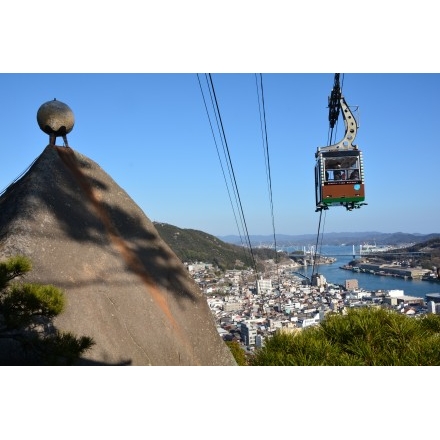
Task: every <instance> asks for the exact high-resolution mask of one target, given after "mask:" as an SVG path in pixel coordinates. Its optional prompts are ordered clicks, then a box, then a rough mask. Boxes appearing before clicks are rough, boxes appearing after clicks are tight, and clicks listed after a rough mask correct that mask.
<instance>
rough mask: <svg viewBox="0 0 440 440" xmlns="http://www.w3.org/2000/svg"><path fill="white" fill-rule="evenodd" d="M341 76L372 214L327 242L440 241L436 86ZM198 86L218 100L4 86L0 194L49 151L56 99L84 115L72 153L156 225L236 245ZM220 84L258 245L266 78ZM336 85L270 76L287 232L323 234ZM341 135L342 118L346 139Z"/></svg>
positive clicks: (115, 89)
mask: <svg viewBox="0 0 440 440" xmlns="http://www.w3.org/2000/svg"><path fill="white" fill-rule="evenodd" d="M341 75H343V77H341V78H343V94H344V96H345V98H346V100H347V102H348V104H349V105H350V106H351V107H355V106H358V111H357V112H355V113H354V114H355V116H356V117H357V118H358V121H359V125H360V127H359V130H358V134H357V137H356V140H355V143H356V144H357V145H358V147H359V148H360V149H361V150H362V151H363V153H364V164H365V176H366V202H367V203H368V205H367V206H364V207H362V208H361V209H359V210H355V211H352V212H347V211H346V210H345V209H344V208H339V207H336V208H331V209H330V210H329V211H328V212H327V213H326V215H325V224H324V232H345V231H379V232H409V233H423V234H426V233H432V232H440V231H439V226H438V225H439V223H440V222H439V220H440V210H439V209H438V207H437V206H436V199H437V186H436V181H437V180H436V179H437V173H438V164H437V161H436V157H437V156H438V150H439V140H438V132H437V126H438V121H439V120H440V106H439V105H438V103H439V102H440V75H439V74H435V73H425V74H419V73H415V74H414V73H413V74H409V73H395V74H391V73H381V74H377V73H342V74H341ZM198 79H200V80H201V83H202V87H203V89H204V93H205V99H209V98H208V95H207V94H208V90H207V89H206V76H205V74H204V73H200V74H199V76H197V73H195V72H194V73H177V72H175V73H164V74H163V73H143V74H141V73H125V74H123V73H121V74H111V73H84V74H82V73H73V74H67V73H52V74H50V73H36V74H32V73H21V74H17V73H5V74H1V75H0V95H1V97H2V106H1V108H0V120H1V121H2V122H3V123H2V125H3V127H7V129H5V128H4V129H3V130H1V131H0V145H1V148H2V161H1V163H0V188H1V189H4V188H5V187H6V186H7V185H8V184H10V183H11V182H12V181H13V180H14V179H15V178H16V177H17V176H18V175H20V174H21V173H22V172H23V171H24V170H25V169H26V168H27V167H28V166H29V164H30V163H31V162H32V161H33V160H34V159H35V158H36V157H37V156H38V155H39V154H40V153H41V152H42V151H43V149H44V148H45V147H46V145H47V144H48V136H47V135H46V134H45V133H43V132H42V131H41V130H40V128H39V127H38V124H37V121H36V114H37V111H38V108H39V106H40V105H41V104H43V103H44V102H47V101H50V100H52V99H53V98H56V99H57V100H59V101H62V102H64V103H66V104H67V105H69V106H70V107H71V109H72V110H73V112H74V115H75V126H74V128H73V130H72V132H71V133H70V134H69V135H68V141H69V145H70V146H71V147H72V148H73V149H75V150H77V151H79V152H80V153H82V154H84V155H86V156H88V157H89V158H90V159H92V160H94V161H95V162H97V163H98V164H99V165H100V166H101V167H102V168H103V169H104V170H105V171H106V172H107V173H108V174H109V175H110V176H111V177H112V178H113V179H114V180H115V181H116V182H117V183H118V184H119V185H120V186H121V187H122V188H123V189H124V190H126V191H127V192H128V194H129V195H130V196H131V197H132V198H133V200H134V201H135V202H136V203H137V204H138V205H139V206H140V207H141V209H142V210H143V211H144V212H145V214H146V215H147V217H148V218H150V220H152V221H160V222H165V223H170V224H172V225H175V226H178V227H181V228H192V229H198V230H202V231H204V232H207V233H210V234H213V235H228V234H238V230H237V224H236V221H235V217H234V212H233V210H232V207H231V201H230V199H229V194H228V190H227V187H226V183H225V179H224V176H223V174H222V168H221V165H220V161H219V157H218V152H217V149H216V143H215V141H214V137H213V134H212V132H211V128H210V125H209V120H208V116H207V113H206V110H205V105H204V101H203V97H202V93H201V90H200V86H199V81H198ZM212 80H213V84H214V88H215V93H216V96H217V100H218V103H219V109H220V114H221V117H222V121H223V127H224V130H225V135H226V141H227V144H228V149H229V153H230V157H231V161H232V166H233V169H234V175H235V178H236V182H237V187H238V192H239V196H240V200H241V204H242V208H243V213H244V218H245V221H246V225H247V230H248V233H249V234H251V235H253V234H267V235H271V234H272V233H273V224H272V211H271V205H270V198H269V187H268V180H267V174H266V171H267V170H266V159H265V156H264V148H266V147H265V144H263V139H262V132H261V126H260V114H259V106H258V95H257V85H256V80H258V81H260V76H259V74H257V75H256V74H255V73H251V72H249V73H235V74H234V73H218V74H216V73H212ZM333 80H334V73H330V72H329V73H275V74H272V73H263V74H262V81H263V87H264V103H265V111H266V129H267V139H268V144H267V147H268V152H269V163H270V175H271V184H272V201H273V214H274V226H275V231H276V232H277V233H280V234H293V235H295V234H303V233H316V231H317V227H318V220H319V214H318V213H315V210H314V207H315V199H314V174H313V173H314V164H315V156H314V155H315V152H316V149H317V147H318V146H325V145H327V140H328V133H329V132H328V130H329V124H328V119H327V118H328V109H327V98H328V95H329V94H330V91H331V89H332V87H333ZM208 105H210V103H209V102H208ZM210 112H211V109H210ZM210 116H211V118H212V117H213V114H212V113H211V114H210ZM343 135H344V128H343V123H342V119H340V121H339V124H338V126H337V132H336V140H340V139H342V137H343ZM215 136H216V142H217V146H218V148H219V151H220V153H221V154H223V153H222V151H223V150H222V146H221V144H220V143H219V142H220V140H219V137H218V133H217V132H215ZM57 144H58V145H62V139H61V138H58V140H57ZM222 160H224V159H222ZM223 166H225V162H223ZM229 184H230V183H229ZM231 189H232V187H230V191H231ZM234 205H235V202H234ZM234 207H235V209H237V207H236V206H234ZM236 212H238V211H236Z"/></svg>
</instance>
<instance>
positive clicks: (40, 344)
mask: <svg viewBox="0 0 440 440" xmlns="http://www.w3.org/2000/svg"><path fill="white" fill-rule="evenodd" d="M30 270H32V264H31V261H30V260H29V259H28V258H27V257H24V256H16V257H11V258H9V259H7V260H6V261H5V262H1V263H0V363H1V364H3V365H72V364H74V363H75V361H76V360H78V358H79V357H80V356H81V355H82V354H83V353H84V352H85V351H87V350H88V349H90V348H91V347H92V346H93V344H94V341H93V339H92V338H90V337H88V336H81V337H76V336H75V335H73V334H72V333H70V332H60V331H58V330H57V329H56V328H55V327H54V325H53V318H54V317H55V316H57V315H59V314H60V313H62V312H63V310H64V307H65V298H64V295H63V292H62V291H61V290H60V289H58V288H57V287H55V286H52V285H40V284H32V283H25V282H19V281H17V279H18V278H20V277H23V276H24V275H25V274H26V273H27V272H29V271H30Z"/></svg>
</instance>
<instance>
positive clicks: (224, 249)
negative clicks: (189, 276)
mask: <svg viewBox="0 0 440 440" xmlns="http://www.w3.org/2000/svg"><path fill="white" fill-rule="evenodd" d="M153 224H154V227H155V228H156V230H157V232H158V233H159V235H160V236H161V237H162V239H163V240H164V241H165V243H167V245H168V246H169V247H170V248H171V249H172V250H173V251H174V253H175V254H176V255H177V257H178V258H179V259H180V260H181V261H182V262H196V261H203V262H205V263H211V264H215V265H216V266H218V267H219V268H220V269H234V268H242V267H243V268H244V267H252V266H253V264H252V257H251V253H250V251H249V250H248V249H247V248H246V247H243V246H238V245H236V244H231V243H226V242H224V241H222V240H220V239H219V238H218V237H215V236H214V235H210V234H207V233H206V232H202V231H197V230H195V229H181V228H178V227H177V226H173V225H169V224H167V223H160V222H153ZM252 254H253V256H254V258H255V260H256V262H257V264H258V263H259V262H261V261H263V260H268V259H271V258H273V259H275V257H276V256H278V258H282V257H284V258H285V257H286V254H284V253H278V254H277V253H276V252H275V251H274V250H273V249H269V248H261V249H252Z"/></svg>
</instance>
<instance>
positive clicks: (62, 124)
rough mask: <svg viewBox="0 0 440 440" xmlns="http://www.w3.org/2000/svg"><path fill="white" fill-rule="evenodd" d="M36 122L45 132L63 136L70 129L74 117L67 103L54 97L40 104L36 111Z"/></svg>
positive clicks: (73, 122)
mask: <svg viewBox="0 0 440 440" xmlns="http://www.w3.org/2000/svg"><path fill="white" fill-rule="evenodd" d="M37 122H38V125H39V126H40V128H41V130H43V131H44V132H45V133H46V134H49V135H51V134H52V135H55V136H65V135H66V134H67V133H70V132H71V131H72V128H73V125H74V124H75V117H74V116H73V112H72V110H71V109H70V107H69V106H68V105H67V104H64V103H63V102H61V101H57V100H56V99H54V100H53V101H48V102H45V103H44V104H42V105H41V106H40V108H39V109H38V112H37Z"/></svg>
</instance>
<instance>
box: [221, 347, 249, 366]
mask: <svg viewBox="0 0 440 440" xmlns="http://www.w3.org/2000/svg"><path fill="white" fill-rule="evenodd" d="M226 345H227V346H228V347H229V350H231V353H232V355H233V356H234V359H235V362H237V365H239V366H246V365H249V362H248V358H247V356H246V353H245V352H244V350H243V349H242V348H241V347H240V344H239V343H238V342H237V341H226Z"/></svg>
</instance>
